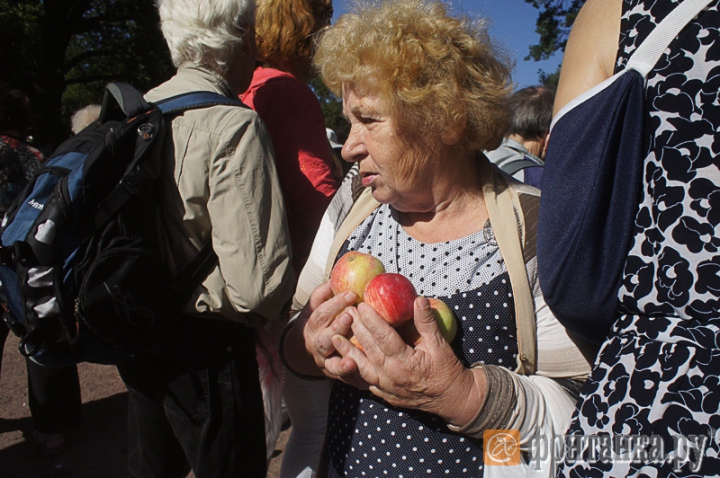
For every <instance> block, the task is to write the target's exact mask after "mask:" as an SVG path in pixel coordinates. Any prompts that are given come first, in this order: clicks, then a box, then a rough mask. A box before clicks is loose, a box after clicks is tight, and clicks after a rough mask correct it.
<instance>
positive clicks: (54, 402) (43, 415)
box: [0, 323, 82, 434]
mask: <svg viewBox="0 0 720 478" xmlns="http://www.w3.org/2000/svg"><path fill="white" fill-rule="evenodd" d="M9 332H10V331H9V329H8V328H7V327H5V326H4V325H2V324H1V323H0V361H1V360H2V351H3V349H4V348H5V340H6V339H7V336H8V333H9ZM25 362H26V364H27V365H26V366H27V380H28V397H29V400H28V401H29V403H30V413H31V414H32V420H33V426H34V427H35V430H37V431H39V432H42V433H48V434H50V433H61V432H66V431H69V430H72V429H74V428H79V427H80V412H81V408H82V398H81V396H80V380H79V378H78V371H77V366H75V365H66V366H62V367H45V366H43V365H38V364H36V363H35V362H33V361H32V360H30V359H27V358H26V359H25Z"/></svg>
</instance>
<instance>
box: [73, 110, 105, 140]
mask: <svg viewBox="0 0 720 478" xmlns="http://www.w3.org/2000/svg"><path fill="white" fill-rule="evenodd" d="M100 109H101V106H100V105H96V104H91V105H87V106H83V107H82V108H80V109H79V110H77V111H76V112H75V113H73V115H72V117H71V118H70V130H71V131H72V133H73V134H78V133H79V132H80V131H82V130H84V129H85V128H86V127H87V126H89V125H90V123H92V122H93V121H95V120H96V119H98V118H99V117H100Z"/></svg>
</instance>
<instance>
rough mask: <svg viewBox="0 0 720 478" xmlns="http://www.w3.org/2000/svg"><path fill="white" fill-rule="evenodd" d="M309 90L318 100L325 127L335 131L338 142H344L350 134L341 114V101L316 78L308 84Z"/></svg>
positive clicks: (347, 124)
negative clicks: (310, 89)
mask: <svg viewBox="0 0 720 478" xmlns="http://www.w3.org/2000/svg"><path fill="white" fill-rule="evenodd" d="M310 88H312V90H313V91H314V92H315V96H317V97H318V100H320V108H321V109H322V112H323V116H324V117H325V126H326V127H327V128H330V129H332V130H334V131H335V133H336V134H337V136H338V139H339V140H340V142H341V143H342V142H344V140H345V138H347V135H348V133H349V132H350V123H348V121H347V120H346V119H345V117H344V116H343V113H342V100H340V99H339V98H338V97H337V96H335V94H333V92H332V91H330V89H328V87H327V86H325V83H323V82H322V79H321V78H320V77H319V76H318V77H316V78H314V79H313V80H312V81H311V82H310Z"/></svg>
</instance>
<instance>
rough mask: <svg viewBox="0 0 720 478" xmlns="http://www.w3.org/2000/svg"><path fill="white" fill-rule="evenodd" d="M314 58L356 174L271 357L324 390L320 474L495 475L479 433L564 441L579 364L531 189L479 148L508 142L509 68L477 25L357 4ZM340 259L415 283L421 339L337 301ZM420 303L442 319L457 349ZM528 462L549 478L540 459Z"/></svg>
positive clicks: (397, 3)
mask: <svg viewBox="0 0 720 478" xmlns="http://www.w3.org/2000/svg"><path fill="white" fill-rule="evenodd" d="M349 52H352V53H349ZM316 63H317V64H318V65H319V67H320V70H321V73H322V75H323V79H324V81H325V82H326V83H327V84H328V86H329V87H330V88H332V89H333V90H334V91H336V92H337V93H339V94H340V93H341V94H342V98H343V110H344V113H345V115H346V116H347V118H348V120H349V121H350V123H351V130H350V135H349V137H348V140H347V141H346V142H345V145H344V147H343V152H342V154H343V157H344V159H345V160H347V161H351V162H354V163H356V165H355V167H354V169H353V172H352V173H351V174H350V175H348V177H347V178H346V179H345V181H344V182H343V185H342V186H341V188H340V190H339V191H338V193H337V194H336V196H335V198H334V199H333V202H332V203H331V205H330V207H329V208H328V211H327V212H326V215H325V216H324V218H323V222H322V223H321V226H320V230H319V232H318V235H317V237H316V239H315V243H314V245H313V249H312V252H311V255H310V259H309V261H308V263H307V264H306V267H305V268H304V270H303V272H302V274H301V277H300V281H299V284H298V289H297V291H296V296H295V304H294V306H295V308H297V309H298V310H300V312H299V314H298V315H297V317H296V318H295V320H294V321H292V322H290V324H289V325H288V327H287V328H286V331H285V334H284V337H283V341H282V343H281V349H282V351H283V356H284V358H285V362H286V364H287V366H288V367H289V369H290V370H291V371H292V372H293V373H296V374H301V375H303V376H306V377H316V378H325V377H329V378H331V379H335V381H334V387H333V391H332V394H331V398H330V405H329V418H328V429H327V436H326V451H327V465H328V467H329V475H330V476H348V475H349V476H418V475H430V476H453V477H459V476H475V477H477V476H481V475H484V474H485V473H488V475H487V476H490V473H489V471H488V470H490V469H493V468H494V469H498V468H499V467H489V468H488V469H487V470H486V469H485V466H484V464H483V459H484V457H483V449H482V441H481V439H482V438H483V433H484V432H485V431H487V430H494V429H512V430H516V431H519V437H520V440H521V445H522V447H523V448H525V449H530V448H532V445H533V437H536V438H537V437H538V436H542V437H545V438H550V437H552V436H553V435H562V434H563V433H564V431H565V429H566V427H567V426H568V424H569V421H570V415H571V412H572V410H573V408H574V404H575V393H574V392H575V390H576V387H577V385H578V383H579V382H580V381H581V380H582V379H584V377H585V376H586V374H587V372H588V371H589V368H590V367H589V364H588V361H587V359H586V358H585V355H584V354H583V352H584V350H581V345H580V342H579V341H578V340H577V339H576V338H574V337H570V336H569V335H568V334H567V333H566V331H565V329H564V328H563V327H562V326H561V325H560V324H559V323H558V322H557V321H556V319H555V318H554V317H553V316H552V314H551V313H550V311H549V310H548V308H547V307H546V306H545V304H544V301H543V298H542V295H541V293H540V290H539V286H538V283H537V278H536V275H535V264H536V260H535V256H534V254H535V252H534V240H535V225H536V217H537V215H536V214H537V205H538V200H539V197H538V192H537V190H535V189H533V188H532V187H529V186H526V185H523V184H521V183H518V182H516V181H514V180H513V179H512V178H510V177H508V176H506V175H504V174H503V173H501V172H500V171H499V170H497V169H496V168H494V167H493V166H492V165H491V164H490V163H489V162H488V160H487V158H485V157H484V155H483V154H482V153H481V151H483V150H492V149H494V148H496V147H497V146H498V145H499V144H500V142H501V140H502V136H503V132H504V130H505V126H506V123H507V112H506V108H505V100H506V96H507V94H508V90H509V72H508V69H507V67H506V66H505V65H504V64H503V63H502V62H501V61H500V60H499V59H498V57H497V54H496V52H495V50H494V49H493V47H492V45H491V43H490V41H489V39H488V37H487V34H486V32H485V30H484V28H483V25H482V23H474V22H471V21H470V20H467V19H461V18H455V17H453V16H450V15H449V14H448V13H447V11H446V8H445V6H444V5H443V4H442V3H440V2H437V1H433V0H427V1H425V0H390V1H388V2H385V3H382V4H379V5H371V6H363V5H361V6H360V8H358V9H357V11H356V12H355V13H352V14H348V15H346V16H343V17H342V18H341V19H340V20H339V21H338V23H337V25H336V26H334V27H332V28H331V29H330V30H329V31H328V32H327V33H326V34H324V35H323V37H322V39H321V40H320V43H319V46H318V51H317V54H316ZM352 250H358V251H362V252H366V253H370V254H372V255H374V256H375V257H378V258H379V259H380V260H382V262H383V263H384V265H385V268H386V270H387V272H396V273H401V274H403V275H405V276H406V277H408V278H409V279H410V280H411V282H412V283H413V284H414V286H415V288H416V289H417V291H418V293H419V295H420V297H418V298H417V299H416V300H415V304H414V319H413V320H414V324H415V326H416V327H417V329H418V331H419V333H420V336H421V337H422V342H421V343H419V344H418V345H417V346H415V347H413V346H410V345H408V344H406V343H405V342H404V341H403V339H402V338H401V337H400V335H398V333H397V332H396V331H395V330H394V329H393V328H392V327H390V326H389V325H388V324H387V323H385V322H384V320H383V319H382V318H380V317H379V316H378V314H377V313H375V311H374V310H373V309H372V307H370V306H368V305H367V304H365V303H360V304H359V305H357V306H354V305H353V304H354V301H355V299H356V296H355V294H353V293H351V292H346V293H341V294H338V295H337V296H333V293H332V290H331V288H330V285H329V283H328V282H326V279H327V277H328V275H329V271H330V270H331V268H332V265H333V263H334V262H335V261H336V259H337V258H338V257H340V256H341V255H343V254H344V253H345V252H347V251H352ZM426 297H438V298H441V299H442V300H443V301H445V302H446V303H447V304H449V305H450V306H451V308H452V309H453V310H454V312H455V315H456V316H457V319H458V323H459V332H458V334H457V336H456V338H455V339H454V340H453V342H452V343H450V344H449V343H447V342H446V341H445V340H444V339H443V338H442V335H441V334H440V332H439V331H438V328H437V326H436V325H435V321H434V318H433V314H432V312H431V310H430V308H429V304H428V300H427V299H426ZM351 333H353V334H354V335H355V336H356V337H357V339H358V341H359V343H360V344H361V345H362V347H363V349H364V352H362V351H361V350H360V349H359V348H357V347H355V346H354V345H353V344H351V342H350V341H349V340H348V338H347V337H348V336H349V335H350V334H351ZM582 347H586V346H585V345H582ZM585 352H586V354H587V355H590V354H592V350H589V351H585ZM488 441H489V440H488ZM535 442H536V444H537V440H535ZM537 458H538V462H537V463H534V464H533V465H534V466H535V465H537V466H539V467H541V468H542V469H543V472H544V473H545V474H546V475H547V474H551V473H552V472H553V468H554V463H553V461H552V456H550V457H546V458H547V459H546V460H545V461H543V460H541V458H542V457H539V456H538V457H537ZM495 464H497V463H495ZM517 466H518V467H519V469H517V470H516V471H515V472H516V473H521V472H522V470H521V468H523V467H526V466H528V463H527V462H526V461H524V460H522V461H521V463H520V464H519V465H517ZM513 476H522V475H521V474H515V475H513Z"/></svg>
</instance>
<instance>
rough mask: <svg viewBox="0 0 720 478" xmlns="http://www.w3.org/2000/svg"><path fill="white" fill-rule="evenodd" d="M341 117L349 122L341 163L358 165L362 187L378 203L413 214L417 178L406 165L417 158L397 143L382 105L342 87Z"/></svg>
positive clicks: (370, 95)
mask: <svg viewBox="0 0 720 478" xmlns="http://www.w3.org/2000/svg"><path fill="white" fill-rule="evenodd" d="M343 114H344V115H345V117H346V118H347V119H348V121H349V122H350V134H349V135H348V138H347V141H345V144H344V145H343V148H342V157H343V159H345V161H349V162H353V163H360V164H359V167H360V176H361V178H362V183H363V186H366V187H370V188H371V189H372V194H373V197H374V198H375V199H377V200H378V201H379V202H381V203H384V204H391V205H393V207H395V209H397V210H399V211H411V210H413V209H414V207H415V204H414V201H413V199H414V198H415V197H416V196H417V193H416V192H415V190H416V189H417V188H416V186H417V184H418V179H419V178H414V177H412V176H411V174H410V170H411V169H413V168H411V167H410V164H412V161H413V160H415V159H417V158H414V153H413V151H412V150H411V148H410V147H409V146H408V145H407V143H406V142H405V141H403V140H402V139H401V137H400V135H399V133H398V127H397V123H396V122H395V120H394V118H393V117H392V116H390V114H389V111H388V109H387V106H386V104H385V101H383V100H382V99H381V98H380V96H379V95H377V94H374V93H368V94H361V93H358V92H357V90H356V89H350V88H345V87H344V88H343Z"/></svg>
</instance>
